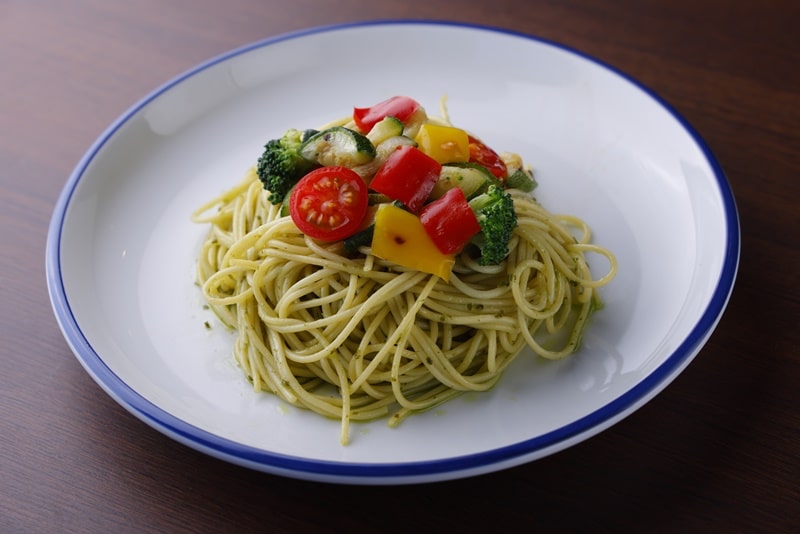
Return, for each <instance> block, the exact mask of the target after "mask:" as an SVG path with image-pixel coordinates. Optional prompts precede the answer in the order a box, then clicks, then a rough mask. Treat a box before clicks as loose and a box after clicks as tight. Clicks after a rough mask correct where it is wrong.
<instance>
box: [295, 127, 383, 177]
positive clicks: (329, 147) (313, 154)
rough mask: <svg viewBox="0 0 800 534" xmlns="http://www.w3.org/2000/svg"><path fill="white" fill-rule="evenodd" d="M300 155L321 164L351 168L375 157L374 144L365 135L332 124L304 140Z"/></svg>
mask: <svg viewBox="0 0 800 534" xmlns="http://www.w3.org/2000/svg"><path fill="white" fill-rule="evenodd" d="M300 155H301V156H302V157H303V158H305V159H307V160H309V161H313V162H315V163H318V164H320V165H322V166H330V165H337V166H342V167H348V168H352V167H355V166H357V165H363V164H365V163H368V162H370V161H372V160H373V159H374V158H375V146H374V145H373V144H372V141H370V140H369V139H367V137H366V136H364V135H362V134H360V133H358V132H356V131H354V130H351V129H349V128H345V127H344V126H334V127H332V128H328V129H327V130H323V131H321V132H318V133H316V134H314V135H312V136H311V137H309V138H308V139H307V140H306V141H304V142H303V143H302V146H301V147H300Z"/></svg>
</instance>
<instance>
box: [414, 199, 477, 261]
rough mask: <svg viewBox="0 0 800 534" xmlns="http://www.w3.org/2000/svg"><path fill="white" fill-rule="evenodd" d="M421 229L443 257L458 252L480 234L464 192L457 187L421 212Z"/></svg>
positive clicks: (475, 218)
mask: <svg viewBox="0 0 800 534" xmlns="http://www.w3.org/2000/svg"><path fill="white" fill-rule="evenodd" d="M419 220H420V222H421V223H422V227H423V228H425V231H426V232H427V233H428V236H430V238H431V241H433V242H434V244H435V245H436V247H437V248H438V249H439V251H441V253H442V254H455V253H457V252H459V251H460V250H461V249H462V248H464V245H466V244H467V242H468V241H469V240H470V238H471V237H472V236H474V235H475V234H477V233H478V232H480V231H481V225H480V223H479V222H478V219H477V217H475V213H474V212H473V211H472V208H470V207H469V203H468V202H467V198H466V197H465V196H464V192H463V191H462V190H461V188H459V187H454V188H453V189H450V190H449V191H448V192H447V193H445V194H444V196H442V197H440V198H438V199H436V200H434V201H433V202H431V203H430V204H428V205H426V206H425V207H424V208H422V211H421V212H420V213H419Z"/></svg>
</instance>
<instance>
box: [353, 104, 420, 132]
mask: <svg viewBox="0 0 800 534" xmlns="http://www.w3.org/2000/svg"><path fill="white" fill-rule="evenodd" d="M419 108H420V104H419V102H417V101H416V100H414V99H413V98H409V97H407V96H393V97H391V98H389V99H387V100H384V101H383V102H380V103H378V104H375V105H374V106H371V107H368V108H353V120H354V121H355V122H356V126H358V127H359V129H360V130H361V131H362V132H368V131H370V130H371V129H372V127H373V126H375V123H377V122H379V121H381V120H383V119H384V118H385V117H387V116H392V117H394V118H396V119H398V120H399V121H400V122H402V123H403V124H405V123H406V121H407V120H408V118H409V117H411V115H412V114H413V113H414V112H415V111H417V110H418V109H419Z"/></svg>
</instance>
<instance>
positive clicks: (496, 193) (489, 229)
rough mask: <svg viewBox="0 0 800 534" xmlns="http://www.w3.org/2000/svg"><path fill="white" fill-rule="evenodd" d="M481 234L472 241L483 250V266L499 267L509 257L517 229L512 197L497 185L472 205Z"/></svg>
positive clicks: (470, 202) (481, 262)
mask: <svg viewBox="0 0 800 534" xmlns="http://www.w3.org/2000/svg"><path fill="white" fill-rule="evenodd" d="M469 207H470V208H472V211H473V213H475V217H477V218H478V223H479V224H480V226H481V231H480V232H478V233H477V234H475V236H474V237H473V238H472V239H471V240H470V241H471V243H472V244H474V245H476V246H477V247H478V248H479V249H480V253H481V255H480V258H478V263H479V264H480V265H497V264H499V263H500V262H502V261H503V260H504V259H505V257H506V256H508V242H509V241H510V240H511V234H512V233H513V231H514V228H516V226H517V214H516V212H515V211H514V201H513V199H512V198H511V195H510V194H508V193H507V192H506V191H504V190H503V188H502V187H499V186H497V185H494V184H492V185H490V186H489V188H488V189H487V190H486V192H485V193H482V194H480V195H478V196H477V197H475V198H473V199H472V200H470V201H469Z"/></svg>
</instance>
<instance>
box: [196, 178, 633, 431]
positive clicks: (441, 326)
mask: <svg viewBox="0 0 800 534" xmlns="http://www.w3.org/2000/svg"><path fill="white" fill-rule="evenodd" d="M510 192H511V195H512V197H513V202H514V208H515V211H516V213H517V221H518V224H517V226H516V228H515V229H514V231H513V235H512V237H511V241H510V242H509V250H510V253H509V255H508V257H507V258H506V260H505V261H504V262H502V263H501V264H499V265H480V264H479V263H478V262H477V261H476V260H475V259H474V258H472V257H471V256H470V255H469V254H467V253H466V252H464V253H461V254H460V255H458V256H457V258H456V262H455V266H454V267H453V271H452V274H451V276H450V279H449V281H447V282H446V281H444V280H443V279H441V278H439V277H438V276H435V275H432V274H428V273H425V272H421V271H416V270H413V269H408V268H404V267H402V266H398V265H397V264H395V263H392V262H389V261H386V260H383V259H381V258H379V257H377V256H375V255H373V254H372V253H371V250H370V248H369V247H368V246H367V247H362V248H361V252H362V253H361V254H359V255H356V256H355V257H346V256H344V255H342V253H341V245H340V243H327V244H326V243H321V242H319V241H317V240H314V239H312V238H310V237H308V236H307V235H305V234H303V233H302V232H300V230H298V228H297V226H296V225H295V224H294V223H293V221H292V219H291V217H289V216H285V215H282V212H281V205H280V204H272V203H271V202H269V201H268V200H267V197H268V195H269V192H268V191H266V190H265V189H264V188H263V187H262V183H261V182H260V181H259V179H258V176H257V174H256V171H255V169H251V170H250V171H248V172H247V174H246V175H245V177H244V179H243V180H242V181H241V182H240V183H239V184H238V185H237V186H235V187H233V188H232V189H230V190H229V191H227V192H225V193H223V194H222V195H220V196H219V197H217V198H214V199H212V200H211V201H209V202H208V203H207V204H205V205H204V206H201V207H200V208H199V209H198V210H197V211H196V212H195V213H194V214H193V220H194V221H195V222H198V223H206V224H209V225H210V231H209V233H208V235H207V237H206V239H205V241H204V242H203V244H202V247H201V251H200V254H199V257H198V261H197V277H198V281H199V283H200V285H201V286H202V291H203V294H204V297H205V299H206V301H207V302H208V304H209V306H210V307H211V308H212V309H213V310H214V311H215V312H216V313H217V315H218V316H219V318H220V320H221V321H222V322H223V323H225V324H226V325H228V326H230V327H232V328H234V329H235V330H236V332H237V337H236V341H235V346H234V348H233V354H234V356H235V359H236V361H237V363H238V365H239V366H240V367H241V368H242V370H243V371H244V373H245V374H246V376H247V377H248V379H249V381H250V382H251V383H252V385H253V388H255V390H257V391H267V392H272V393H274V394H276V395H277V396H278V397H280V398H281V399H283V400H284V401H286V402H287V403H290V404H292V405H295V406H298V407H302V408H305V409H309V410H312V411H314V412H317V413H319V414H321V415H324V416H326V417H330V418H335V419H338V420H340V421H341V437H340V439H341V442H342V444H347V443H348V442H349V435H350V430H349V428H350V423H351V422H354V421H369V420H374V419H378V418H387V417H388V424H389V425H390V426H396V425H397V424H399V423H400V422H401V421H402V420H403V419H404V418H406V417H407V416H408V415H410V414H413V413H415V412H420V411H422V410H426V409H429V408H431V407H432V406H435V405H438V404H440V403H442V402H444V401H447V400H448V399H451V398H453V397H455V396H457V395H459V394H461V393H464V392H468V391H485V390H488V389H490V388H491V387H492V386H494V385H495V384H496V383H497V381H498V380H499V379H500V377H501V376H502V374H503V371H504V370H505V369H506V368H507V367H508V366H509V364H510V363H511V362H512V361H513V360H514V359H515V358H516V357H517V355H518V354H519V353H520V352H521V351H522V350H523V348H525V347H526V346H527V347H530V348H531V349H532V350H533V351H534V352H535V353H536V354H538V355H540V356H542V357H544V358H549V359H557V358H561V357H564V356H566V355H569V354H571V353H573V352H574V351H575V350H576V349H577V347H578V346H579V344H580V338H581V334H582V332H583V330H584V327H585V326H586V322H587V321H588V319H589V316H590V315H591V313H592V311H593V310H594V309H595V308H596V307H598V305H599V303H600V301H599V298H598V296H597V291H596V289H597V288H598V287H600V286H603V285H604V284H606V283H607V282H608V281H610V280H611V279H612V278H613V276H614V274H615V272H616V269H617V264H616V259H615V258H614V256H613V254H612V253H611V252H610V251H609V250H607V249H605V248H603V247H601V246H598V245H595V244H592V243H591V232H590V229H589V227H588V226H587V224H585V223H584V222H583V221H581V220H580V219H578V218H576V217H571V216H557V215H553V214H551V213H549V212H547V211H546V210H545V209H544V208H543V207H542V206H541V205H540V204H539V203H538V202H537V201H536V199H535V198H534V197H533V196H531V195H530V194H528V193H523V192H521V191H514V190H510ZM212 212H213V213H212ZM588 253H596V254H600V255H602V256H604V257H605V258H607V260H608V263H609V270H608V272H607V274H605V275H604V276H602V277H601V278H593V276H592V273H591V272H590V269H589V265H588V263H587V261H586V256H587V254H588Z"/></svg>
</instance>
